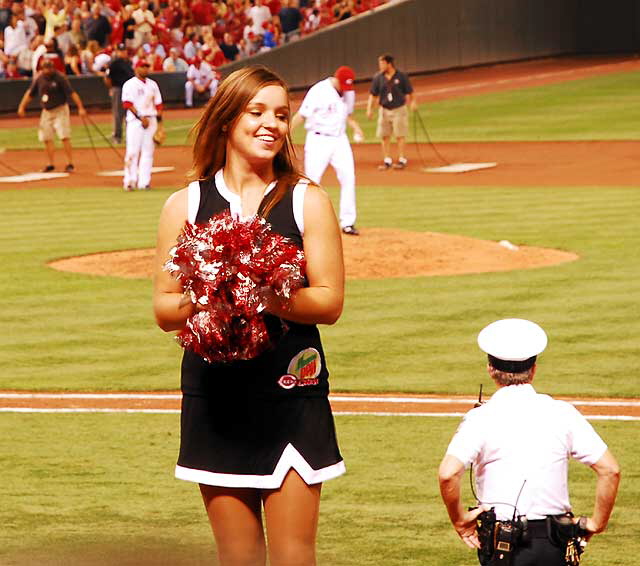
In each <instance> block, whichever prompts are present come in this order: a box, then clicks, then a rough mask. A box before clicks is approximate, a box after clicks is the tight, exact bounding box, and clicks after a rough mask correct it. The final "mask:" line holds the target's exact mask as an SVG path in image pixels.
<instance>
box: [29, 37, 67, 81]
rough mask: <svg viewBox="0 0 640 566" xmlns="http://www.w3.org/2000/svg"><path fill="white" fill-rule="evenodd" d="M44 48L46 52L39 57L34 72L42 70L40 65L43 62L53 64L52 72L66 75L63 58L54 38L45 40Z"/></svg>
mask: <svg viewBox="0 0 640 566" xmlns="http://www.w3.org/2000/svg"><path fill="white" fill-rule="evenodd" d="M44 46H45V47H46V48H47V50H46V51H45V52H44V53H43V54H42V55H40V58H39V59H38V62H37V63H36V70H38V71H39V70H41V69H42V64H43V63H44V62H45V61H51V63H53V68H54V70H56V71H58V72H59V73H62V74H63V75H64V74H65V73H66V69H65V65H64V57H63V55H62V53H61V52H60V50H59V49H58V42H57V41H56V38H55V37H52V38H50V39H47V41H45V43H44Z"/></svg>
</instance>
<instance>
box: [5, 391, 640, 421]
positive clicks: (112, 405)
mask: <svg viewBox="0 0 640 566" xmlns="http://www.w3.org/2000/svg"><path fill="white" fill-rule="evenodd" d="M559 398H560V397H559ZM180 400H181V395H180V392H178V391H164V392H144V393H143V392H137V393H132V392H120V393H89V392H84V393H80V392H77V393H43V392H24V391H21V392H16V391H5V392H0V412H10V411H12V410H13V411H16V412H149V413H153V412H177V411H179V410H180ZM329 400H330V401H331V407H332V409H333V411H334V412H335V413H336V414H370V415H371V414H372V415H398V416H412V415H415V416H458V415H461V414H463V413H465V412H467V411H468V410H469V409H471V408H473V406H474V403H475V399H470V398H468V397H463V396H455V395H453V396H452V395H447V396H442V395H407V394H401V395H400V394H385V395H371V394H351V393H350V394H333V395H331V396H330V397H329ZM564 400H566V401H569V402H570V403H573V404H574V405H575V406H576V407H577V408H578V410H579V411H580V412H581V413H582V414H584V415H586V416H588V417H590V418H593V419H620V420H640V401H630V400H628V399H581V398H575V397H565V398H564Z"/></svg>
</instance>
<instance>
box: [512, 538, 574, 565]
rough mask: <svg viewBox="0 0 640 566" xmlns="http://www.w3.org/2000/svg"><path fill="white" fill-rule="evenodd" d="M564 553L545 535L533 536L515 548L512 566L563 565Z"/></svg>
mask: <svg viewBox="0 0 640 566" xmlns="http://www.w3.org/2000/svg"><path fill="white" fill-rule="evenodd" d="M564 553H565V551H564V549H562V548H558V547H557V546H555V545H553V544H551V541H549V539H548V538H547V537H544V538H533V539H531V542H530V543H529V544H523V545H521V546H520V548H518V550H516V555H515V559H514V561H513V566H565V561H564Z"/></svg>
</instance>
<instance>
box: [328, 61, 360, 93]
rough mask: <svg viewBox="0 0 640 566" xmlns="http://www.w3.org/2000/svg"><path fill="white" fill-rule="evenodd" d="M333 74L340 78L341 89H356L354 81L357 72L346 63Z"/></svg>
mask: <svg viewBox="0 0 640 566" xmlns="http://www.w3.org/2000/svg"><path fill="white" fill-rule="evenodd" d="M333 76H334V77H335V78H336V79H338V82H339V83H340V89H341V90H353V89H354V86H353V82H354V80H355V78H356V74H355V73H354V72H353V69H352V68H351V67H347V66H345V65H343V66H342V67H338V68H337V69H336V72H335V74H334V75H333Z"/></svg>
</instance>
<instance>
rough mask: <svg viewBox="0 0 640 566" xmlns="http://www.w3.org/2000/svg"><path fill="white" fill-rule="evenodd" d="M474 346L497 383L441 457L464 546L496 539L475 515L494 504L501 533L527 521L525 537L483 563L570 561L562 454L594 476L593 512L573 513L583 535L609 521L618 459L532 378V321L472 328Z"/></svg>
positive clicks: (536, 341)
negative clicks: (466, 481)
mask: <svg viewBox="0 0 640 566" xmlns="http://www.w3.org/2000/svg"><path fill="white" fill-rule="evenodd" d="M478 344H479V346H480V348H481V349H482V350H483V351H484V352H486V353H487V354H488V359H489V362H488V368H487V369H488V371H489V375H490V376H491V377H492V378H493V380H494V382H495V384H496V385H497V387H498V390H497V391H496V393H494V395H493V396H492V397H491V399H490V400H489V401H488V402H487V403H485V404H483V405H480V406H478V407H476V408H474V409H472V410H471V411H469V412H468V413H467V414H466V415H465V417H464V419H463V421H462V423H461V424H460V426H459V427H458V430H457V432H456V433H455V435H454V437H453V439H452V440H451V443H450V444H449V447H448V449H447V453H446V455H445V457H444V459H443V460H442V463H441V464H440V470H439V481H440V492H441V495H442V499H443V500H444V503H445V505H446V507H447V511H448V513H449V518H450V519H451V522H452V523H453V526H454V528H455V530H456V532H457V533H458V535H459V536H460V538H461V539H462V540H463V541H464V542H465V543H466V544H467V545H468V546H469V547H470V548H478V549H479V548H480V547H481V546H484V550H485V551H486V550H487V548H486V547H487V545H489V544H495V540H496V539H495V538H494V539H492V540H490V541H489V540H485V539H484V537H483V538H482V540H479V538H478V530H477V522H476V520H477V517H478V515H479V514H480V513H482V512H483V511H488V510H490V508H494V510H495V519H496V520H497V521H498V527H499V526H500V525H503V526H504V529H502V530H501V532H507V531H508V529H509V528H510V526H514V525H515V526H517V527H522V526H524V525H525V524H526V526H527V528H526V536H525V537H522V536H520V537H518V536H514V537H513V539H512V540H510V541H507V544H505V545H502V548H503V549H505V550H506V553H507V554H509V553H510V554H511V555H510V556H508V557H507V558H506V559H505V556H504V553H503V556H502V558H500V556H499V552H498V551H496V553H495V554H494V555H493V556H489V557H487V556H486V554H485V555H483V553H482V551H480V552H479V557H480V563H481V564H483V565H486V564H503V563H504V564H511V565H513V566H525V565H527V566H528V565H531V566H534V565H544V566H563V565H565V564H577V562H575V561H574V562H572V561H570V560H568V559H565V554H567V552H568V551H567V541H566V540H564V539H562V537H561V536H560V535H561V534H562V533H560V534H558V533H559V531H558V528H556V527H557V525H558V524H561V523H562V522H563V521H564V522H565V523H568V525H570V528H571V529H573V527H574V523H577V522H578V518H571V519H569V517H572V515H571V503H570V501H569V493H568V487H567V486H568V484H567V468H568V460H569V457H571V458H573V459H576V460H578V461H579V462H582V463H583V464H586V465H588V466H590V467H591V469H592V470H593V471H594V472H595V473H596V476H597V484H596V494H595V505H594V509H593V513H592V514H591V516H589V517H586V518H582V520H580V524H581V525H580V526H581V527H582V529H584V539H586V540H588V539H589V538H590V537H591V536H592V535H594V534H596V533H601V532H603V531H604V530H605V528H606V526H607V523H608V521H609V516H610V515H611V511H612V509H613V505H614V502H615V498H616V494H617V491H618V483H619V480H620V470H619V467H618V463H617V462H616V459H615V458H614V457H613V455H612V454H611V452H610V451H609V450H608V449H607V445H606V444H605V443H604V442H603V441H602V439H601V438H600V436H599V435H598V434H597V433H596V432H595V431H594V429H593V427H592V426H591V425H590V424H589V422H588V421H587V420H586V419H585V418H584V417H583V416H582V415H581V414H580V413H579V412H578V411H577V409H575V407H574V406H573V405H571V404H570V403H567V402H565V401H557V400H555V399H553V398H552V397H550V396H548V395H542V394H538V393H536V391H535V389H534V388H533V386H532V385H531V383H532V380H533V377H534V375H535V373H536V367H537V366H536V358H537V355H538V354H539V353H540V352H542V351H543V350H544V349H545V347H546V345H547V336H546V334H545V332H544V330H542V328H540V326H538V325H537V324H535V323H533V322H530V321H528V320H522V319H505V320H499V321H497V322H494V323H492V324H490V325H489V326H487V327H486V328H484V329H483V330H482V332H480V334H479V336H478ZM469 466H473V472H474V473H475V486H476V496H477V498H478V501H479V504H480V505H479V507H478V508H477V509H474V510H473V511H467V510H466V509H465V507H463V504H462V502H461V500H460V484H461V481H462V476H463V474H464V470H465V468H468V467H469ZM525 520H526V521H525ZM510 522H511V523H510ZM521 530H522V529H521ZM574 532H575V529H574ZM493 534H494V535H495V527H494V532H493ZM507 534H508V533H507ZM559 539H560V540H559ZM572 540H573V541H574V542H575V539H572ZM570 544H573V543H570ZM574 550H575V549H574ZM567 556H568V555H567Z"/></svg>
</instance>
